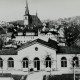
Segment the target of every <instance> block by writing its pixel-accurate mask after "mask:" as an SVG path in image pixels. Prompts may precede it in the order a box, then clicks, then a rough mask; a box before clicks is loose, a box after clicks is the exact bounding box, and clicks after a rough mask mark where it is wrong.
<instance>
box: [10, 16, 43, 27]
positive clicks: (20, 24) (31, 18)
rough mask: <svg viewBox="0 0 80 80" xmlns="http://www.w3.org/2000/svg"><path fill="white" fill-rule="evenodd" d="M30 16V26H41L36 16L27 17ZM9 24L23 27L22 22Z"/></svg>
mask: <svg viewBox="0 0 80 80" xmlns="http://www.w3.org/2000/svg"><path fill="white" fill-rule="evenodd" d="M29 16H30V23H31V26H34V25H35V26H39V25H42V23H41V21H40V19H39V18H38V17H37V16H36V15H29ZM9 23H10V24H13V25H19V26H24V20H17V21H12V22H9Z"/></svg>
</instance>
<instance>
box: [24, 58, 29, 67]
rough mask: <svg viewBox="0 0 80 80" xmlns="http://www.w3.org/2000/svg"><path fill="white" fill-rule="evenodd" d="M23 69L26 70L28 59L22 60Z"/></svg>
mask: <svg viewBox="0 0 80 80" xmlns="http://www.w3.org/2000/svg"><path fill="white" fill-rule="evenodd" d="M23 68H28V59H27V58H23Z"/></svg>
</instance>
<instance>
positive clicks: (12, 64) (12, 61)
mask: <svg viewBox="0 0 80 80" xmlns="http://www.w3.org/2000/svg"><path fill="white" fill-rule="evenodd" d="M8 67H9V68H13V67H14V59H13V58H9V59H8Z"/></svg>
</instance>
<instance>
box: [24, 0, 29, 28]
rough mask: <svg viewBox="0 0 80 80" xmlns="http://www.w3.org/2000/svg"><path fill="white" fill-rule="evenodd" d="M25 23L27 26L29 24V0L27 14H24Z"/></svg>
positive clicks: (26, 8)
mask: <svg viewBox="0 0 80 80" xmlns="http://www.w3.org/2000/svg"><path fill="white" fill-rule="evenodd" d="M24 25H25V27H26V26H27V25H29V8H28V2H27V0H26V7H25V15H24Z"/></svg>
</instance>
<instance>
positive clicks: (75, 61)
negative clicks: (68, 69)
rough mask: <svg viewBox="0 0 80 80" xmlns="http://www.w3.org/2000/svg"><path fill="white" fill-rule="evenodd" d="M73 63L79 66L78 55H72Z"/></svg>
mask: <svg viewBox="0 0 80 80" xmlns="http://www.w3.org/2000/svg"><path fill="white" fill-rule="evenodd" d="M73 64H74V65H75V66H76V67H79V59H78V57H73Z"/></svg>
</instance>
